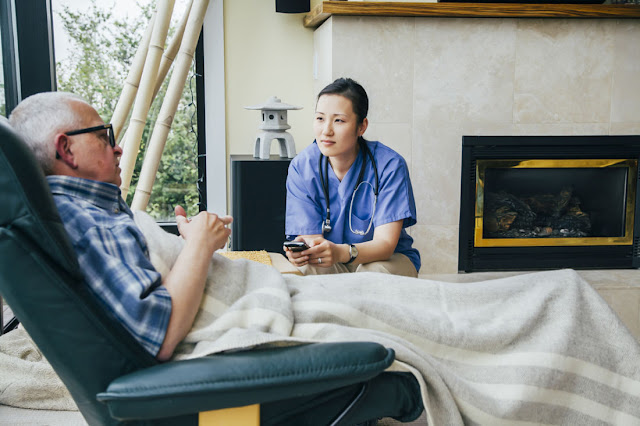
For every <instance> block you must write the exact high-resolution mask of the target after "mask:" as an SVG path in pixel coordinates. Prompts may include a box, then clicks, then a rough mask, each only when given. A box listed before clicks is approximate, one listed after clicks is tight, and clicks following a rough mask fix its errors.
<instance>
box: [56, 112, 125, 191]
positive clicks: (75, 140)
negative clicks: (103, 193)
mask: <svg viewBox="0 0 640 426" xmlns="http://www.w3.org/2000/svg"><path fill="white" fill-rule="evenodd" d="M72 108H73V109H74V111H75V112H76V114H77V115H78V117H80V118H81V119H80V125H79V126H78V129H84V128H88V127H94V126H100V125H102V124H104V121H103V120H102V118H100V116H99V115H98V113H97V112H96V110H95V109H93V107H91V106H90V105H87V104H85V103H83V102H73V103H72ZM78 129H65V131H66V132H71V131H73V130H78ZM67 137H68V138H69V141H70V143H71V149H72V152H73V154H74V158H75V162H76V164H77V166H78V167H77V169H76V173H77V175H78V176H79V177H82V178H85V179H91V180H97V181H101V182H107V183H112V184H114V185H116V186H120V183H121V182H122V180H121V178H120V167H119V163H120V156H121V155H122V149H121V148H120V147H119V146H118V145H116V146H115V147H113V148H112V147H111V145H109V138H108V136H107V130H106V129H105V130H99V131H95V132H90V133H83V134H79V135H73V136H67Z"/></svg>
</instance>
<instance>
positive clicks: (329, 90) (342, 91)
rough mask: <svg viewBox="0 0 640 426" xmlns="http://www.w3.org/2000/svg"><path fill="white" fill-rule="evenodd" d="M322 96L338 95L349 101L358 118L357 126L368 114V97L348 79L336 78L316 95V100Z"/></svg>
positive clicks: (355, 83)
mask: <svg viewBox="0 0 640 426" xmlns="http://www.w3.org/2000/svg"><path fill="white" fill-rule="evenodd" d="M322 95H340V96H344V97H345V98H347V99H349V100H350V101H351V105H352V106H353V112H354V113H355V114H356V116H357V117H358V124H362V122H363V121H364V119H365V118H367V113H368V112H369V97H368V96H367V92H366V91H365V90H364V88H363V87H362V86H361V85H360V84H359V83H358V82H357V81H355V80H352V79H350V78H338V79H337V80H335V81H334V82H333V83H331V84H329V85H328V86H327V87H325V88H324V89H322V90H321V91H320V93H318V99H320V96H322Z"/></svg>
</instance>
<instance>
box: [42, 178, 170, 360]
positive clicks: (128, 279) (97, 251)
mask: <svg viewBox="0 0 640 426" xmlns="http://www.w3.org/2000/svg"><path fill="white" fill-rule="evenodd" d="M47 180H48V181H49V187H50V188H51V192H52V193H53V198H54V200H55V202H56V205H57V207H58V211H59V212H60V216H61V218H62V222H63V223H64V227H65V229H66V230H67V233H68V234H69V237H70V238H71V243H72V244H73V247H74V248H75V250H76V253H77V255H78V262H79V264H80V269H81V270H82V273H83V274H84V277H85V281H86V282H87V284H88V285H89V288H90V289H91V292H92V293H93V294H94V295H95V296H96V297H97V299H98V300H99V301H100V303H101V304H102V305H103V306H104V307H105V309H106V310H107V311H108V312H109V313H111V314H112V315H113V316H114V317H115V318H116V319H117V320H119V321H120V322H121V323H122V324H123V325H124V326H125V328H126V329H127V330H128V331H129V332H130V333H131V334H132V335H133V336H134V337H135V338H136V339H137V340H138V341H139V342H140V344H141V345H142V346H143V347H144V348H145V349H146V350H147V351H149V352H150V353H151V354H152V355H154V356H155V355H156V354H157V353H158V351H159V350H160V346H161V345H162V342H163V340H164V336H165V334H166V332H167V326H168V325H169V317H170V316H171V296H170V295H169V292H168V291H167V289H166V288H165V287H164V286H162V285H161V284H162V277H161V276H160V273H158V272H157V271H156V270H155V268H154V267H153V265H152V264H151V262H150V261H149V251H148V248H147V242H146V240H145V238H144V235H143V234H142V232H141V231H140V229H139V228H138V227H137V226H136V224H135V222H134V221H133V214H132V213H131V210H129V207H128V206H127V204H126V203H125V202H124V200H123V199H122V197H120V189H119V188H118V187H117V186H115V185H112V184H110V183H104V182H98V181H94V180H87V179H81V178H75V177H70V176H48V177H47Z"/></svg>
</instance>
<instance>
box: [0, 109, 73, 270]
mask: <svg viewBox="0 0 640 426" xmlns="http://www.w3.org/2000/svg"><path fill="white" fill-rule="evenodd" d="M0 194H2V208H1V209H0V227H2V228H11V229H12V230H13V231H14V232H20V233H21V234H22V235H24V236H25V237H26V238H28V239H29V240H30V241H32V242H33V243H34V244H36V245H38V246H41V247H44V248H45V249H46V252H47V253H49V255H50V256H51V257H52V258H53V260H54V261H55V262H56V263H58V264H59V265H60V266H61V267H63V268H64V269H66V270H67V272H69V273H70V274H71V275H74V276H75V275H78V274H79V270H78V262H77V259H76V255H75V252H74V250H73V247H72V246H71V243H70V242H69V238H68V236H67V233H66V231H65V229H64V226H63V224H62V221H61V220H60V216H59V214H58V210H57V208H56V205H55V203H54V201H53V196H52V195H51V191H50V190H49V185H48V183H47V181H46V179H45V176H44V173H43V172H42V169H41V168H40V166H39V165H38V163H37V161H36V159H35V157H34V155H33V153H32V152H31V150H30V149H29V147H28V146H27V144H26V143H25V142H24V141H23V140H22V138H21V137H20V136H19V135H18V134H17V133H16V132H15V130H13V128H12V127H11V125H10V124H9V122H8V121H7V120H0Z"/></svg>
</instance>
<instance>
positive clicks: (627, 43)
mask: <svg viewBox="0 0 640 426" xmlns="http://www.w3.org/2000/svg"><path fill="white" fill-rule="evenodd" d="M638 40H640V22H638V20H629V21H626V20H625V21H623V20H620V21H618V22H617V25H616V27H615V30H614V48H613V52H614V60H613V81H612V88H611V91H612V93H611V100H612V103H611V122H612V123H619V122H621V123H624V122H627V123H629V122H635V123H640V60H638V58H640V43H639V42H638ZM631 58H635V60H630V59H631Z"/></svg>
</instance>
